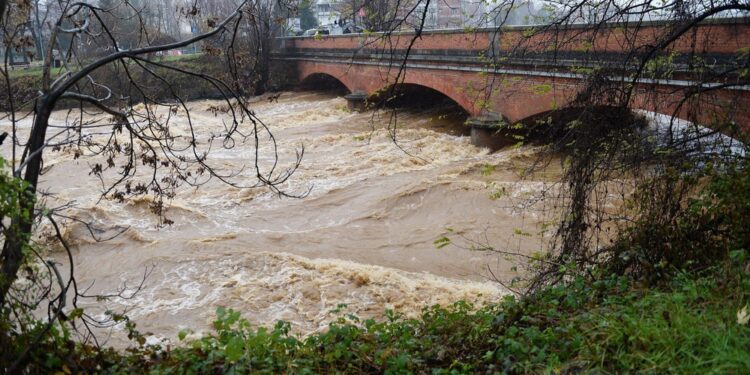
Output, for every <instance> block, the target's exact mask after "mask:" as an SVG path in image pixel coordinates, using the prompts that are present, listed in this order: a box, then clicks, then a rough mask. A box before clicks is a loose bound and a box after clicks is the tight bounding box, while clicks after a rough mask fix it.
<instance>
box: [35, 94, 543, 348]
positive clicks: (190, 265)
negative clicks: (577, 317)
mask: <svg viewBox="0 0 750 375" xmlns="http://www.w3.org/2000/svg"><path fill="white" fill-rule="evenodd" d="M217 103H218V102H215V101H210V100H206V101H195V102H191V103H189V106H190V109H191V117H192V120H193V122H194V123H196V124H200V127H199V128H198V131H199V132H209V131H211V129H212V128H214V127H217V126H222V125H221V124H222V120H225V119H226V118H225V116H224V115H222V114H221V113H219V114H216V113H214V112H213V111H212V110H211V108H212V106H215V105H217ZM253 110H254V111H256V113H257V114H258V116H259V117H260V118H262V119H263V120H264V121H265V122H266V123H267V124H269V126H270V129H271V130H272V131H273V134H274V135H275V136H276V138H277V139H278V142H279V145H278V146H279V150H280V154H281V155H293V153H294V150H295V149H298V148H299V147H300V145H304V147H305V156H304V159H303V163H302V165H301V167H300V169H299V170H298V171H297V172H296V173H295V174H294V176H293V177H292V178H291V179H290V180H289V182H288V183H286V184H285V185H284V186H283V188H284V189H285V191H289V192H292V193H300V192H304V191H307V190H308V189H309V190H310V193H309V195H308V196H306V197H304V198H280V197H278V196H277V195H276V194H274V193H273V192H271V191H269V190H268V189H264V188H257V189H250V190H248V189H237V188H233V187H231V186H227V185H222V184H218V183H212V184H209V185H207V186H204V187H201V188H198V189H195V188H181V189H180V190H179V191H178V193H177V195H176V197H175V198H174V199H173V200H171V202H170V208H169V209H168V211H167V213H166V216H167V217H168V218H169V219H170V220H173V221H174V224H172V225H169V226H159V225H158V218H157V217H156V216H154V215H153V214H151V213H150V212H149V208H148V206H149V200H148V199H145V198H144V199H135V200H131V201H126V202H125V203H118V202H116V201H112V200H108V199H103V200H100V194H101V192H102V189H101V185H100V183H99V181H98V179H97V178H96V177H95V176H92V175H89V171H90V169H91V165H92V163H94V162H96V161H97V160H96V159H95V157H86V156H85V155H84V156H83V157H80V158H75V157H74V155H73V153H71V152H48V153H47V155H46V156H45V167H46V168H48V170H47V171H46V173H45V174H44V176H42V182H41V186H42V188H43V189H44V190H46V191H48V192H49V193H52V194H53V196H52V197H50V198H48V204H53V203H55V204H60V203H63V202H74V207H73V208H71V209H69V210H68V211H67V212H69V213H70V214H71V215H76V216H77V217H81V218H84V219H86V220H89V221H91V222H93V223H94V224H95V226H96V227H97V228H100V229H101V230H102V231H103V232H102V233H108V232H111V231H112V230H114V229H112V228H122V230H124V231H125V232H124V233H123V234H122V235H120V236H118V237H116V238H114V239H111V240H109V241H104V242H97V241H93V240H92V238H91V236H90V235H89V234H88V232H87V230H86V228H85V227H84V226H82V225H79V224H75V223H68V225H67V227H66V228H67V229H66V234H65V235H66V237H67V238H68V240H69V241H70V242H71V244H73V245H74V246H73V247H74V259H75V264H74V266H75V270H76V276H77V278H78V285H80V286H81V288H84V287H85V288H90V289H89V290H88V293H89V294H96V293H112V292H115V291H118V290H125V295H126V296H130V292H132V291H133V287H134V286H135V285H137V284H138V283H139V281H140V280H141V278H142V276H143V275H144V272H148V277H147V279H146V280H145V283H144V288H143V289H142V290H140V291H139V292H138V293H136V294H135V295H134V296H132V298H112V299H110V300H109V301H106V302H103V303H101V302H96V301H91V300H90V301H86V300H83V301H82V304H83V305H84V306H86V307H87V308H89V309H90V310H89V311H91V313H92V314H94V315H97V314H99V316H102V315H101V314H102V312H103V311H104V310H105V309H111V310H113V311H127V314H128V316H129V317H130V318H131V319H133V320H134V321H135V322H136V323H137V324H138V327H139V330H140V331H142V332H148V333H150V341H157V340H161V339H170V340H173V341H174V340H175V337H176V334H177V332H178V331H179V330H181V329H185V328H188V329H190V330H192V331H194V332H196V333H197V334H200V332H205V331H209V330H210V324H211V322H212V320H213V319H214V317H215V309H216V307H218V306H225V307H230V308H234V309H237V310H239V311H241V312H242V313H243V316H244V317H246V318H248V319H249V320H250V322H251V323H252V324H254V325H265V326H268V325H272V324H274V323H275V322H276V321H277V320H280V319H282V320H286V321H288V322H291V324H292V327H293V330H294V331H295V332H298V333H300V334H305V333H309V332H314V331H318V330H322V329H325V328H326V326H327V324H328V322H330V321H331V320H333V319H335V318H336V317H337V316H339V315H338V314H340V313H336V312H333V310H334V309H336V308H337V307H341V308H340V309H339V310H341V311H343V312H347V313H353V314H356V315H358V316H360V317H364V318H380V317H383V315H384V311H385V309H394V310H396V311H399V312H402V313H404V314H407V315H415V314H418V313H419V311H420V310H421V309H422V308H423V307H425V306H428V305H432V304H442V305H446V304H450V303H452V302H455V301H458V300H469V301H472V302H475V303H477V304H483V303H487V302H490V301H496V300H498V299H499V298H501V297H502V296H503V295H505V294H507V293H508V290H506V289H504V288H503V287H502V286H501V285H500V284H499V283H497V282H495V281H494V280H493V277H492V275H493V274H494V275H496V276H499V277H501V278H503V279H505V280H510V279H512V278H513V277H514V276H517V275H520V272H521V271H520V270H518V269H516V267H515V266H516V265H518V263H519V260H518V259H513V258H508V257H504V256H500V255H498V254H494V253H488V252H481V251H473V250H472V249H471V246H472V241H476V242H477V243H479V244H489V245H492V246H494V247H495V248H498V249H503V250H508V251H513V252H520V253H523V254H530V253H532V252H534V251H539V250H540V249H541V246H542V242H543V240H544V236H541V235H539V233H540V231H541V230H542V228H543V223H544V220H545V215H544V210H543V207H538V205H534V204H532V203H530V200H531V198H533V197H535V196H536V195H537V194H538V193H540V192H542V191H544V190H545V189H547V188H549V187H550V185H551V184H552V183H553V181H554V176H552V177H549V178H548V177H546V176H544V175H539V176H535V177H533V178H532V177H526V178H521V175H522V174H523V171H524V169H525V167H527V166H528V164H529V163H530V162H531V161H533V160H534V158H535V157H536V156H535V149H534V148H532V147H509V148H507V149H504V150H501V151H498V152H494V153H491V152H489V150H487V149H481V148H477V147H475V146H472V145H471V144H470V142H469V137H467V136H466V129H465V128H463V124H462V119H460V118H458V119H457V118H456V116H453V115H451V113H452V112H451V111H452V110H455V108H453V109H452V110H451V109H447V110H446V109H441V108H432V109H419V110H417V109H405V110H402V111H400V112H399V117H398V124H399V131H398V139H399V143H398V146H397V145H396V144H395V143H394V142H393V141H392V139H391V138H390V137H389V136H388V132H387V131H386V130H385V129H384V127H385V125H386V124H387V123H388V121H389V116H390V114H389V113H386V112H383V113H381V114H373V113H372V112H366V113H351V112H348V111H347V110H346V101H345V100H344V99H343V98H342V97H339V96H336V95H333V94H329V93H320V92H283V93H282V94H281V96H280V98H279V100H278V102H273V103H272V102H269V101H268V100H263V99H262V98H261V100H258V101H256V102H255V103H254V105H253ZM184 115H185V114H184V113H177V114H176V115H175V116H176V118H175V121H177V122H179V121H181V120H180V118H181V117H180V116H183V117H184ZM53 119H54V121H57V122H62V121H65V112H57V113H55V115H54V116H53ZM183 120H184V119H183ZM253 152H254V148H253V147H252V143H247V144H241V143H238V144H237V145H235V147H234V148H233V149H231V150H223V149H222V150H218V151H217V152H215V153H214V154H213V155H214V156H212V157H215V158H221V159H222V161H223V162H225V163H226V164H227V165H230V166H232V165H240V164H242V163H243V161H245V160H247V158H248V157H249V156H248V155H251V154H252V153H253ZM98 162H101V160H99V161H98ZM443 236H447V237H448V238H450V239H451V240H452V242H453V243H452V244H450V245H448V246H445V247H442V248H438V246H436V244H435V241H436V240H438V239H440V238H441V237H443ZM51 256H53V257H55V258H57V259H58V261H59V262H60V263H63V264H65V263H67V261H66V260H65V258H64V257H63V253H62V252H59V251H53V252H52V254H51ZM341 305H346V307H342V306H341ZM111 333H112V337H111V340H110V341H111V342H112V343H114V344H116V345H122V343H123V342H124V341H123V340H124V338H123V331H122V327H120V326H118V327H115V328H114V329H112V331H111Z"/></svg>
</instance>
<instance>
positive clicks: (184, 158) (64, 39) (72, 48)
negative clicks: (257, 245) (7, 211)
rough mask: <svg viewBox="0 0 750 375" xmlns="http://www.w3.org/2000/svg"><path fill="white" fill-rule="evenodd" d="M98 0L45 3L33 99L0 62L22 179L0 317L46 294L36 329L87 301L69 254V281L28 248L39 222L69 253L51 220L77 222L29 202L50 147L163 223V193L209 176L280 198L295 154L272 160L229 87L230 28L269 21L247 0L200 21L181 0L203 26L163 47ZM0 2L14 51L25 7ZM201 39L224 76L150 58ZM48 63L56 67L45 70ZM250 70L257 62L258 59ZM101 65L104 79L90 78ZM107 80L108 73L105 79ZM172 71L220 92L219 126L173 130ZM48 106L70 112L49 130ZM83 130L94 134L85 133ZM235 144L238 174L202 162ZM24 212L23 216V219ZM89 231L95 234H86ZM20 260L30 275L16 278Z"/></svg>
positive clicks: (124, 5) (236, 31) (124, 12)
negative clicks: (243, 145)
mask: <svg viewBox="0 0 750 375" xmlns="http://www.w3.org/2000/svg"><path fill="white" fill-rule="evenodd" d="M105 3H106V4H108V3H109V2H97V3H92V2H86V1H68V0H57V1H54V2H48V3H47V6H49V7H53V6H54V7H56V8H58V9H59V10H60V11H59V16H58V17H56V19H55V20H54V23H53V24H52V26H51V27H50V36H49V40H48V43H47V45H46V53H45V54H44V55H43V57H44V63H43V66H42V72H41V75H42V78H41V87H39V88H38V95H37V96H36V97H34V98H33V100H32V101H30V102H27V103H16V99H15V98H14V95H13V92H14V85H15V84H16V82H15V80H14V77H13V76H12V75H11V73H10V68H9V63H8V61H7V59H6V61H5V65H4V66H3V68H2V69H0V75H1V76H2V77H3V82H4V85H5V87H4V90H5V91H6V92H7V100H8V103H7V105H6V108H9V112H8V113H7V114H6V115H5V117H4V120H5V121H7V122H9V123H10V124H11V126H12V129H11V132H10V134H9V136H8V139H7V140H6V141H5V143H4V144H3V147H4V148H6V150H7V149H8V148H9V149H10V156H11V157H10V160H9V167H10V169H11V171H12V175H13V176H14V177H16V178H18V179H21V180H23V181H24V183H25V184H26V185H25V186H26V188H25V191H22V192H18V194H17V200H18V202H19V204H18V206H19V210H18V211H17V212H15V213H13V214H12V215H11V216H10V217H6V218H3V220H4V221H3V223H4V224H3V232H2V233H1V234H0V236H1V238H2V241H3V249H2V255H1V258H0V266H1V269H0V309H2V310H1V311H2V314H3V316H2V318H3V319H5V320H4V321H8V319H14V318H13V316H14V315H13V314H14V313H16V312H17V311H15V310H14V308H13V307H12V306H21V308H26V309H34V308H36V307H37V306H39V303H41V302H42V301H43V300H45V301H47V302H48V305H49V309H48V311H49V319H48V320H47V324H48V325H52V324H55V322H57V321H59V320H60V319H65V312H66V311H71V310H74V309H75V308H76V306H77V305H76V303H77V300H78V299H79V298H87V297H90V296H88V295H86V292H85V290H80V289H79V288H78V286H77V284H76V282H75V273H74V270H73V269H72V267H73V263H72V261H71V262H70V265H69V267H71V269H70V270H69V272H67V275H68V276H67V277H68V279H66V280H64V279H63V276H62V273H61V272H60V271H59V270H58V269H57V266H56V265H54V264H52V263H50V262H46V261H45V260H44V257H43V256H42V255H41V254H39V252H38V249H37V248H36V246H35V243H34V241H33V236H32V234H33V230H34V227H35V224H38V223H40V222H41V221H46V222H47V223H48V225H50V226H51V227H52V228H53V230H54V233H55V234H57V236H58V237H59V240H60V241H62V245H63V247H64V249H65V250H66V251H67V253H68V256H69V257H70V256H72V255H71V253H70V249H69V247H68V246H67V244H66V243H65V242H64V240H63V237H62V236H61V234H60V227H59V225H58V222H59V221H60V220H79V219H76V218H74V217H70V216H69V215H68V214H67V213H66V208H67V206H62V207H42V204H41V203H40V201H39V199H38V197H41V196H42V195H43V192H41V191H39V186H38V182H39V176H40V174H41V173H42V171H43V160H44V156H45V154H46V152H49V150H50V149H53V148H54V149H61V148H73V149H75V150H77V151H75V152H76V154H77V155H79V154H84V153H85V154H87V155H89V156H94V157H99V158H101V161H99V162H96V163H94V164H93V165H92V170H91V174H92V175H96V176H99V177H101V180H102V182H106V185H105V188H104V190H103V192H102V197H103V198H104V199H115V200H121V201H122V200H125V199H129V198H130V197H134V196H141V195H152V196H153V197H154V199H153V202H154V203H153V204H152V206H151V209H152V211H154V212H155V213H156V214H158V215H160V216H161V217H162V218H163V222H165V223H168V221H167V220H168V219H166V218H164V217H163V209H164V205H165V200H168V199H169V198H171V197H173V196H174V194H175V189H177V188H178V187H179V186H181V185H189V186H200V185H203V184H206V183H207V182H208V181H211V180H219V181H221V182H223V183H226V184H229V185H232V186H235V187H239V188H259V187H265V188H268V189H271V190H272V191H274V192H276V193H278V194H281V195H285V193H284V192H283V191H281V190H280V188H279V186H280V185H281V184H283V183H284V182H285V181H286V180H287V179H288V178H289V177H290V176H291V175H292V173H293V172H294V170H295V169H296V167H297V165H298V164H299V162H300V160H301V158H302V154H303V150H300V152H298V154H297V155H296V159H295V160H296V162H293V163H292V164H291V166H289V167H280V166H279V164H278V155H277V154H276V151H275V150H276V143H275V139H274V137H273V135H272V134H271V133H270V131H269V130H268V128H267V127H266V125H265V124H264V123H263V122H262V121H261V120H260V119H259V118H258V117H256V115H255V113H254V112H253V111H252V110H251V109H250V108H249V105H248V102H247V100H246V98H245V97H243V96H242V93H240V92H238V90H237V87H238V85H237V84H236V82H235V79H237V77H236V75H237V74H239V73H240V68H239V67H238V66H237V65H236V64H234V62H235V61H236V60H235V58H236V56H237V50H238V49H240V48H239V46H238V45H237V44H238V43H240V38H239V37H240V32H241V30H242V29H243V28H244V27H247V25H257V24H258V23H259V22H261V21H262V22H263V23H264V25H268V24H269V23H270V22H272V20H268V19H267V18H268V17H269V16H270V13H268V12H266V11H265V10H264V9H261V8H259V7H258V5H257V4H255V3H253V2H251V1H242V2H237V3H234V4H233V6H232V7H231V8H228V10H227V11H222V12H216V13H211V15H210V16H208V17H207V16H205V15H204V14H203V13H201V9H200V8H199V7H198V3H196V2H192V3H187V4H185V6H184V7H182V8H181V9H180V10H181V13H182V15H183V16H184V17H185V19H186V21H185V22H187V23H188V24H189V23H190V22H192V23H194V24H197V23H200V24H201V25H203V27H202V31H200V32H199V33H195V34H193V35H191V36H190V37H189V38H185V39H182V40H175V41H171V42H164V41H163V39H160V38H157V37H156V35H154V29H153V28H152V27H150V26H149V23H148V22H147V21H146V17H145V16H146V12H145V10H144V9H145V8H143V7H139V6H138V5H139V2H127V1H125V2H117V3H115V4H110V5H111V6H108V7H104V6H102V4H105ZM37 4H38V2H37ZM1 5H2V7H6V9H5V12H4V13H2V14H3V17H2V26H3V31H4V39H3V40H4V42H5V46H6V48H16V49H22V48H25V46H26V44H25V43H27V41H26V39H25V34H24V33H23V31H22V30H23V28H24V27H25V24H26V23H27V22H28V21H29V15H30V13H31V12H32V7H31V4H30V2H26V1H16V2H11V3H10V4H8V5H7V6H6V2H5V1H3V2H2V4H1ZM141 5H142V4H141ZM122 23H125V24H128V25H132V27H131V28H130V29H129V30H121V31H122V32H120V33H118V32H117V29H118V25H122ZM262 27H263V28H262V29H261V30H260V31H259V33H266V32H270V30H269V28H268V26H262ZM157 29H158V27H157ZM125 32H126V33H127V35H126V37H127V39H129V43H128V44H127V46H125V45H124V44H123V40H121V38H123V35H125V34H123V33H125ZM263 37H265V38H269V37H270V36H268V35H264V36H263ZM209 40H210V41H213V42H215V45H217V46H221V48H222V49H220V50H214V51H213V53H214V54H216V55H218V56H219V57H220V59H221V60H223V61H225V62H227V63H229V64H230V66H231V69H230V71H231V73H232V74H230V75H227V76H224V77H220V78H219V77H215V76H212V75H210V74H208V73H206V72H205V71H192V70H190V69H188V68H185V67H184V66H180V65H175V64H170V63H169V62H167V61H163V60H162V59H160V58H159V55H160V54H162V53H164V52H167V51H172V50H179V49H183V48H187V47H189V46H191V45H193V44H195V43H199V42H202V41H209ZM84 42H85V43H84ZM92 46H94V47H95V48H97V49H98V50H97V53H95V54H91V53H88V52H90V49H91V48H94V47H92ZM258 48H262V47H258ZM92 56H94V57H92ZM222 56H223V57H222ZM56 64H61V66H60V67H59V68H55V65H56ZM254 68H256V69H258V66H255V67H254ZM105 71H106V72H107V74H101V73H102V72H105ZM111 73H113V74H111ZM261 74H262V73H261ZM112 76H115V77H117V78H118V79H111V77H112ZM108 77H110V78H108ZM175 77H188V78H190V79H191V80H193V81H194V82H203V83H204V84H205V85H206V86H207V87H210V88H211V89H212V90H213V93H214V95H216V96H218V97H220V98H221V100H222V101H223V102H224V103H225V105H224V109H223V110H225V111H226V113H227V120H226V121H225V126H224V127H223V128H222V129H216V130H215V131H213V132H212V133H211V134H210V135H207V136H205V137H203V136H198V135H197V133H196V131H195V128H194V125H195V124H193V123H192V121H191V120H190V117H189V115H188V116H187V117H188V124H187V127H188V134H189V135H187V136H182V135H175V132H174V129H173V128H174V126H175V125H174V124H173V120H172V118H173V116H172V115H173V114H174V113H177V112H178V111H184V112H186V113H188V114H189V108H188V106H187V104H186V102H185V97H184V92H182V91H181V90H180V89H179V87H177V86H176V84H175V82H174V80H175V79H176V78H175ZM148 83H151V84H153V83H157V84H158V85H159V86H161V87H162V90H161V91H160V94H158V95H157V94H154V93H153V92H152V90H150V89H149V84H148ZM59 108H68V109H70V112H69V115H68V119H69V120H70V121H68V122H67V123H66V124H64V125H57V124H55V125H53V124H51V123H50V116H51V115H52V113H53V111H55V110H56V109H59ZM71 114H72V115H71ZM23 118H30V119H31V122H32V126H31V127H30V128H26V127H21V126H20V125H19V122H20V121H21V119H23ZM91 118H99V119H102V118H104V119H106V120H104V121H102V120H91ZM91 132H96V133H97V134H98V136H97V137H92V136H91V134H90V133H91ZM236 142H251V143H252V144H254V145H255V147H256V150H258V151H257V152H256V155H255V159H254V160H251V161H249V165H247V166H246V167H244V168H241V170H225V169H222V167H218V166H216V165H215V164H214V163H213V162H212V160H211V150H212V149H215V148H217V147H219V148H220V147H224V148H231V147H233V145H234V144H235V143H236ZM264 144H267V145H268V146H269V149H270V150H271V151H270V152H272V153H273V155H272V160H273V162H271V163H270V164H269V163H263V162H261V161H260V159H261V156H260V155H259V153H260V152H261V151H260V148H261V146H263V145H264ZM242 170H250V171H252V175H253V176H254V177H255V180H254V181H250V182H248V180H247V175H246V174H244V176H243V177H242V178H238V176H239V174H240V172H241V171H242ZM24 212H25V213H27V214H22V213H24ZM85 224H87V223H85ZM91 233H92V235H94V232H93V231H92V232H91ZM97 238H98V237H97ZM98 239H99V238H98ZM29 253H32V254H33V255H28V254H29ZM35 264H37V265H41V267H37V266H34V265H35ZM24 267H26V269H28V270H29V272H30V274H28V275H20V272H21V270H22V268H24ZM34 270H37V271H38V272H39V274H38V275H37V272H36V271H34ZM43 275H46V277H44V276H43ZM19 277H23V278H24V279H26V280H32V279H33V280H35V281H36V282H34V283H32V284H34V285H37V286H38V287H37V288H36V289H34V290H35V291H36V292H37V293H35V294H34V295H33V296H30V297H29V296H24V294H25V293H27V292H28V291H29V290H30V289H29V288H28V287H24V286H19V285H18V284H17V283H15V282H16V280H18V278H19ZM24 285H25V284H24ZM25 297H29V298H31V299H25ZM100 297H101V296H100ZM19 303H20V304H21V305H18V304H19ZM71 304H72V307H71ZM66 308H67V309H66ZM83 317H84V319H83V324H84V326H85V328H90V326H91V325H96V324H100V323H101V322H99V321H97V320H96V319H94V318H93V317H90V316H86V315H84V316H83ZM16 318H18V315H16ZM3 327H6V326H5V325H3ZM10 334H11V332H7V331H3V332H0V340H1V341H2V343H0V345H5V344H7V343H8V341H7V340H8V339H9V335H10ZM3 359H4V360H5V361H6V362H4V363H12V366H11V367H12V368H14V369H18V368H20V367H22V366H23V364H24V362H25V361H26V358H25V357H24V356H21V357H20V358H16V359H12V360H10V359H9V358H3ZM8 360H10V362H7V361H8Z"/></svg>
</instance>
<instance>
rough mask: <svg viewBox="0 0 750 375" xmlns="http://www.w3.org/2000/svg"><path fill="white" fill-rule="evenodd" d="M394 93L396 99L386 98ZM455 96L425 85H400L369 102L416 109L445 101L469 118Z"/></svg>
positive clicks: (384, 89)
mask: <svg viewBox="0 0 750 375" xmlns="http://www.w3.org/2000/svg"><path fill="white" fill-rule="evenodd" d="M391 93H393V94H394V95H395V96H396V97H392V98H387V97H386V96H387V95H389V94H391ZM456 99H457V98H456V97H455V95H451V94H450V93H446V92H442V91H440V90H437V89H435V88H433V87H430V86H428V85H425V84H423V83H421V82H420V83H408V82H407V83H400V84H398V85H387V86H385V87H383V88H381V89H380V90H377V91H375V92H373V93H372V94H371V95H370V96H369V98H368V100H369V101H370V102H372V103H380V104H384V105H386V106H391V105H393V106H401V105H403V104H407V105H409V106H416V107H433V106H435V104H436V102H439V101H445V102H447V103H445V104H449V105H455V106H456V107H457V108H459V109H460V111H462V112H464V113H465V114H466V115H467V116H468V115H470V114H471V112H470V110H469V109H467V108H466V106H465V104H463V105H462V104H461V103H460V102H458V101H457V100H456Z"/></svg>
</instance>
